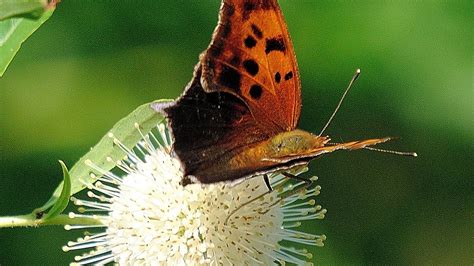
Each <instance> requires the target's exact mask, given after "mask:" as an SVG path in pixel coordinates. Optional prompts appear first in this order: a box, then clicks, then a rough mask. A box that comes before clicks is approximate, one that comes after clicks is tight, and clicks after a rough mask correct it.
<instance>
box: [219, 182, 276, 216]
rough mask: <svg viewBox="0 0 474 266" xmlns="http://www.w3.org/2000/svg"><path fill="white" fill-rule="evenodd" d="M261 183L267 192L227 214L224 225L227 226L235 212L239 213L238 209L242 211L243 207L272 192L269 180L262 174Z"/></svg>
mask: <svg viewBox="0 0 474 266" xmlns="http://www.w3.org/2000/svg"><path fill="white" fill-rule="evenodd" d="M263 181H264V182H265V185H266V186H267V188H268V190H267V191H266V192H264V193H262V194H260V195H259V196H257V197H255V198H253V199H251V200H249V201H247V202H245V203H243V204H242V205H240V206H239V207H237V208H235V209H234V210H233V211H232V212H230V213H229V215H228V216H227V218H226V219H225V222H224V224H227V222H228V221H229V218H230V217H232V216H233V215H234V214H235V213H237V211H239V210H240V209H242V207H245V206H247V205H249V204H250V203H252V202H254V201H256V200H259V199H261V198H263V197H265V196H266V195H267V194H270V193H272V192H273V188H272V185H271V184H270V179H269V178H268V175H267V174H264V175H263Z"/></svg>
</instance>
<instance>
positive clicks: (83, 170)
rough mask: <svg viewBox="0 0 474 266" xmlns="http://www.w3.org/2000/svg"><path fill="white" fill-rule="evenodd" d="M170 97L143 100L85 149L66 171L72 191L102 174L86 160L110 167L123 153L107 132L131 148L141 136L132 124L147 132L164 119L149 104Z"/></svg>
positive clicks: (52, 199)
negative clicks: (145, 101) (69, 176)
mask: <svg viewBox="0 0 474 266" xmlns="http://www.w3.org/2000/svg"><path fill="white" fill-rule="evenodd" d="M170 101H173V100H169V99H162V100H157V101H154V102H152V103H146V104H143V105H141V106H139V107H138V108H136V109H135V110H134V111H133V112H131V113H130V114H129V115H127V116H126V117H124V118H122V119H121V120H120V121H118V122H117V123H116V124H115V125H114V126H113V127H112V129H111V130H109V131H108V132H107V133H106V134H105V136H103V137H102V138H101V140H100V141H99V142H98V143H97V144H96V145H95V146H94V147H93V148H92V149H91V150H90V151H89V152H88V153H86V154H85V155H84V156H83V157H81V158H80V159H79V161H77V162H76V163H75V164H74V166H73V167H72V168H71V170H70V171H69V174H70V175H71V195H74V194H76V193H77V192H79V191H81V190H83V189H84V188H85V185H84V183H90V182H94V181H95V179H96V178H99V177H101V176H102V175H103V174H102V173H100V172H98V171H96V170H94V169H92V168H91V167H90V166H87V165H86V161H87V160H90V161H92V162H93V163H94V164H95V165H97V166H98V167H100V168H101V169H102V170H104V171H109V170H110V169H112V168H114V167H115V163H114V161H116V160H120V159H122V158H123V157H124V156H125V153H124V152H123V151H122V150H121V149H120V148H119V147H117V146H116V145H115V144H114V143H113V139H112V138H111V137H110V136H109V135H110V134H113V136H114V137H115V138H117V139H119V140H120V142H121V143H122V144H123V145H125V147H127V148H130V149H131V148H133V147H134V146H135V145H136V144H137V143H138V141H140V139H141V137H142V136H141V135H140V132H139V131H138V130H137V129H136V128H135V124H138V125H139V126H140V131H141V132H142V133H143V134H148V133H149V132H150V131H151V130H152V129H153V128H154V127H156V125H158V124H159V123H160V122H161V121H162V120H163V119H164V117H163V115H162V114H160V113H157V112H156V111H155V110H153V109H152V108H151V105H152V104H153V103H157V102H170ZM108 158H111V159H112V161H110V160H108ZM91 173H93V174H94V175H95V179H94V178H93V177H91ZM62 185H63V183H62V182H61V183H60V184H59V186H58V187H57V188H56V190H55V191H54V193H53V195H52V196H51V198H50V199H49V200H48V201H47V202H46V203H45V204H44V205H43V206H42V207H40V208H38V209H36V210H35V211H36V212H41V211H44V210H47V209H48V208H49V207H51V206H52V205H53V204H54V202H55V201H56V199H57V198H58V197H59V195H60V193H61V190H62Z"/></svg>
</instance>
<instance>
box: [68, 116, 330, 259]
mask: <svg viewBox="0 0 474 266" xmlns="http://www.w3.org/2000/svg"><path fill="white" fill-rule="evenodd" d="M137 128H138V127H137ZM157 132H158V133H155V134H152V133H150V134H149V135H147V136H144V137H143V139H142V141H141V142H140V143H139V144H138V145H137V146H136V147H135V149H134V150H133V151H130V150H128V151H127V153H128V156H127V159H126V160H124V161H120V162H118V163H117V167H118V168H119V169H120V172H122V174H120V175H119V174H116V173H115V172H117V171H114V173H111V172H106V173H104V176H103V177H101V178H99V179H98V181H97V182H95V183H94V184H87V185H88V187H89V189H90V191H89V192H88V196H89V197H90V199H89V200H81V199H73V201H74V203H75V204H76V205H78V206H80V207H79V213H71V214H70V216H71V217H73V218H74V217H84V216H86V217H94V218H96V219H99V220H100V221H101V222H102V224H103V225H102V226H99V227H103V229H105V230H104V231H101V232H98V233H87V234H86V236H85V237H83V238H80V239H78V240H77V241H70V242H69V243H68V244H67V245H66V246H64V247H63V249H64V250H65V251H72V250H86V252H87V253H85V254H83V255H80V256H76V257H75V260H76V262H75V263H74V264H80V265H81V264H106V263H111V262H115V263H118V264H119V265H132V264H133V265H198V264H205V265H231V264H239V265H254V264H264V265H268V264H272V263H275V262H279V263H281V264H284V263H286V262H290V263H295V264H299V265H301V264H307V263H308V262H309V261H311V258H312V255H311V253H309V252H308V251H307V250H306V249H296V248H291V247H290V246H291V243H292V242H294V243H299V244H300V246H301V244H304V245H316V246H322V245H323V240H324V239H325V236H324V235H313V234H308V233H304V232H300V231H297V230H296V228H297V227H299V226H300V225H301V221H303V220H313V219H322V218H323V217H324V214H325V213H326V210H325V209H322V208H321V206H319V205H316V204H315V200H314V196H316V195H318V194H319V190H320V187H319V186H316V187H314V188H311V187H310V188H305V187H304V183H303V182H300V183H294V182H293V181H289V180H288V178H286V177H284V176H282V175H281V174H276V173H274V174H271V175H270V181H271V185H272V187H273V188H275V189H274V190H273V191H272V192H270V193H268V194H266V195H265V196H264V197H260V198H258V199H257V200H253V201H252V199H255V198H257V197H259V196H260V195H262V194H265V192H267V191H268V188H267V187H266V185H265V183H264V181H263V179H262V178H259V177H255V178H251V179H248V180H245V181H242V182H240V183H238V184H236V183H217V184H211V185H200V184H193V185H188V186H186V187H183V186H182V185H180V184H179V182H180V180H181V178H182V175H183V174H182V172H181V171H180V163H179V161H178V159H176V158H174V157H173V156H172V155H171V154H170V147H171V143H170V142H171V141H170V139H171V138H170V135H169V133H168V130H167V129H166V127H165V126H164V125H163V124H160V125H159V126H158V130H157ZM111 137H113V136H111ZM114 141H115V142H116V144H118V145H119V146H121V147H123V145H121V143H120V142H119V141H118V140H116V139H115V140H114ZM123 149H125V148H123ZM125 150H126V149H125ZM87 163H88V164H89V165H90V166H92V167H94V168H96V170H99V171H100V169H98V168H97V166H95V165H94V164H93V162H90V161H89V162H87ZM304 170H305V169H298V170H295V171H293V172H292V173H293V174H300V173H301V172H303V171H304ZM313 180H315V178H313ZM91 227H93V226H80V225H78V226H75V225H68V226H66V229H68V230H69V229H89V230H91V229H92V230H97V229H93V228H91ZM99 229H100V228H99Z"/></svg>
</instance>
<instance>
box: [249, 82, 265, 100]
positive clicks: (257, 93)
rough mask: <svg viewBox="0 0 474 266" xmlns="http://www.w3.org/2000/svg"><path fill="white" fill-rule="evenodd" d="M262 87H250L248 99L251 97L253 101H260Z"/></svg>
mask: <svg viewBox="0 0 474 266" xmlns="http://www.w3.org/2000/svg"><path fill="white" fill-rule="evenodd" d="M262 92H263V90H262V87H261V86H260V85H257V84H255V85H252V87H250V97H252V98H253V99H255V100H258V99H260V97H262Z"/></svg>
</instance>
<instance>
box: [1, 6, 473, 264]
mask: <svg viewBox="0 0 474 266" xmlns="http://www.w3.org/2000/svg"><path fill="white" fill-rule="evenodd" d="M280 4H281V6H282V9H283V12H284V14H285V16H286V20H287V23H288V27H289V30H290V33H291V36H292V39H293V42H294V46H295V50H296V54H297V57H298V62H299V67H300V72H301V79H302V85H303V111H302V119H301V121H300V127H301V128H303V129H306V130H310V131H313V132H319V130H320V129H321V128H322V126H323V125H324V123H325V122H326V121H327V119H328V117H329V116H330V114H331V112H332V111H333V109H334V107H335V105H336V103H337V101H338V100H339V98H340V96H341V94H342V92H343V89H344V88H345V86H346V84H347V82H348V81H349V79H350V78H351V76H352V74H353V72H354V70H355V69H356V68H361V69H362V76H361V78H360V79H359V81H358V83H357V84H356V86H355V88H354V89H353V90H352V91H351V93H350V95H349V97H348V98H347V99H346V102H345V103H344V105H343V107H342V108H341V110H340V111H339V113H338V115H337V116H336V119H335V120H334V121H333V123H332V125H331V126H330V128H329V129H328V130H327V131H326V133H327V134H329V135H330V136H332V137H333V140H334V141H340V140H350V139H360V138H371V137H381V136H400V137H401V140H399V141H395V142H393V143H389V144H387V145H385V146H384V147H385V148H389V149H395V150H403V151H416V152H418V154H419V157H418V158H408V157H402V156H393V155H389V154H382V153H375V152H370V151H356V152H340V153H335V154H331V155H329V156H325V157H324V158H321V159H318V160H316V161H314V162H312V164H311V172H312V173H314V174H316V175H318V176H319V177H320V179H319V181H318V183H319V184H320V185H321V186H322V188H323V190H322V194H321V195H320V196H319V197H318V201H319V204H322V205H323V207H325V208H327V209H328V214H327V217H326V219H325V220H323V221H314V222H311V223H307V224H305V227H306V230H308V231H312V232H315V233H324V234H326V235H327V237H328V240H327V241H326V242H325V244H326V245H325V247H324V248H315V249H314V250H313V253H314V261H315V262H316V263H322V264H342V263H351V264H352V263H353V264H374V263H389V264H432V263H433V264H466V265H467V264H471V265H472V263H473V254H474V250H473V246H474V245H473V236H474V234H473V232H474V230H473V229H474V226H473V210H474V208H473V207H474V206H473V205H474V204H473V203H474V199H473V196H474V193H473V191H474V190H473V183H472V176H473V172H474V171H473V167H472V165H471V164H472V154H473V141H472V139H473V138H472V137H473V132H474V123H473V122H474V121H473V114H474V112H473V111H474V110H473V106H474V105H473V101H474V95H473V87H472V81H473V79H472V75H473V69H472V68H473V65H472V58H473V54H472V48H473V47H472V19H473V13H472V2H471V1H468V0H467V1H456V0H453V1H436V0H425V1H380V2H378V1H329V0H326V1H280ZM219 5H220V4H219V1H217V0H213V1H172V0H167V1H139V2H137V1H63V2H62V3H60V4H59V7H58V9H57V10H56V12H55V13H54V15H53V16H52V18H51V19H50V20H49V21H47V22H46V23H45V24H44V25H43V26H42V27H41V28H40V29H39V30H38V31H37V32H36V33H35V34H33V36H32V37H31V38H30V39H28V40H27V42H26V43H25V44H24V45H23V47H22V49H21V50H20V52H19V54H18V55H17V57H16V58H15V59H14V61H13V63H12V65H11V66H10V68H9V69H8V70H7V72H6V73H5V76H4V77H3V78H1V79H0V133H1V134H0V136H1V138H0V149H1V156H0V164H1V169H0V215H13V214H23V213H26V212H30V211H31V210H32V209H34V208H35V207H37V206H39V205H41V204H42V203H44V202H45V201H46V200H47V199H48V197H49V196H50V193H51V192H52V190H53V189H54V188H55V187H56V185H57V184H58V182H59V181H60V180H61V178H62V176H61V172H60V171H61V170H60V167H59V164H58V163H57V160H58V159H63V160H65V162H66V163H67V164H68V165H69V166H72V164H73V163H74V162H75V161H76V160H77V159H78V158H79V157H80V156H81V155H82V154H84V153H85V152H87V151H88V149H89V148H90V147H91V146H92V145H94V144H95V143H96V142H97V141H98V140H99V138H100V137H101V136H102V135H104V134H105V133H106V132H107V130H108V129H109V128H110V127H111V126H112V125H113V124H114V123H115V122H116V121H118V120H119V119H120V118H121V117H123V116H125V115H127V114H128V113H129V112H131V111H132V110H133V109H134V108H135V107H136V106H138V105H140V104H142V103H145V102H149V101H152V100H154V99H158V98H175V97H177V96H178V95H179V94H180V93H181V91H182V89H183V87H184V85H185V84H186V83H187V82H188V81H189V80H190V79H191V76H192V70H193V66H194V64H195V63H196V62H197V59H198V55H199V53H200V52H201V51H203V50H204V49H205V48H206V47H207V45H208V43H209V40H210V37H211V33H212V31H213V29H214V27H215V25H216V22H217V12H218V8H219ZM77 236H78V234H77V233H75V232H66V231H64V230H63V229H62V228H60V227H47V228H39V229H2V230H0V264H1V265H30V264H46V263H47V264H59V265H61V264H66V263H69V262H70V261H72V258H73V256H74V255H76V254H74V253H67V254H65V253H63V252H62V251H61V246H62V245H64V244H65V243H66V242H67V241H68V240H70V239H74V238H76V237H77Z"/></svg>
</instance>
